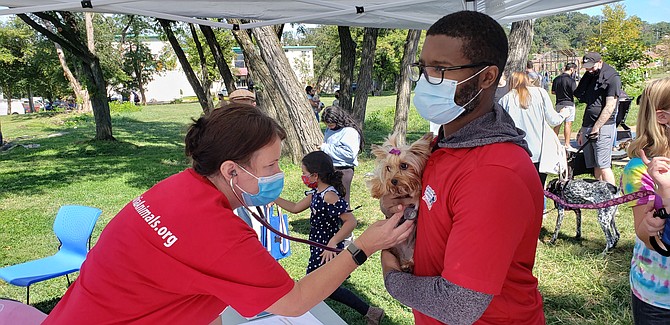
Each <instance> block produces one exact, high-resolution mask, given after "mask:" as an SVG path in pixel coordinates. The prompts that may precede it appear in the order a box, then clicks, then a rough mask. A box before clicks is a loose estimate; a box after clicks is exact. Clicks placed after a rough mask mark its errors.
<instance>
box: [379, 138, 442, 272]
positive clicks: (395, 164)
mask: <svg viewBox="0 0 670 325" xmlns="http://www.w3.org/2000/svg"><path fill="white" fill-rule="evenodd" d="M398 140H399V139H398V134H397V133H394V134H392V135H390V136H389V137H388V138H387V139H386V141H384V143H383V144H382V145H381V146H378V145H372V154H374V155H375V157H376V167H375V170H374V172H373V175H372V177H371V178H370V179H368V180H367V186H368V188H369V189H370V192H371V194H372V197H374V198H376V199H380V198H382V197H383V196H386V195H389V196H390V197H391V198H393V199H406V198H410V200H409V201H410V202H412V203H410V204H409V205H408V206H407V207H406V209H405V214H404V216H403V221H404V220H406V219H407V220H408V219H414V218H416V215H417V209H418V206H419V200H420V199H421V189H422V187H421V176H422V174H423V168H424V167H425V166H426V161H428V157H429V156H430V143H431V141H432V140H433V134H432V133H426V135H424V136H423V137H422V138H421V139H419V140H417V141H416V142H414V143H412V144H411V145H405V144H401V143H400V142H399V141H398ZM415 239H416V238H415V233H413V234H412V235H411V236H410V237H409V238H408V239H407V241H406V242H403V243H401V244H398V245H396V246H394V247H392V248H391V249H389V251H390V252H391V253H392V254H393V255H395V256H396V257H397V258H398V260H399V261H400V267H401V269H402V270H403V271H404V272H409V273H412V271H413V269H414V241H415Z"/></svg>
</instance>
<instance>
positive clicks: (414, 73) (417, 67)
mask: <svg viewBox="0 0 670 325" xmlns="http://www.w3.org/2000/svg"><path fill="white" fill-rule="evenodd" d="M492 65H494V64H493V63H488V62H480V63H471V64H465V65H457V66H453V67H441V66H437V65H436V66H431V65H424V64H421V63H419V62H415V63H412V64H410V65H409V79H410V80H412V81H414V82H416V81H419V79H420V78H421V75H423V76H424V78H426V81H428V83H429V84H431V85H439V84H441V83H442V81H444V72H445V71H453V70H461V69H467V68H476V67H483V66H492ZM428 69H432V71H434V72H440V76H441V77H440V81H439V82H438V83H435V82H432V81H430V78H428Z"/></svg>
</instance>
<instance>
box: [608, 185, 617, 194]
mask: <svg viewBox="0 0 670 325" xmlns="http://www.w3.org/2000/svg"><path fill="white" fill-rule="evenodd" d="M606 184H607V189H608V190H610V192H611V193H612V194H616V192H618V191H619V189H618V188H617V187H616V186H614V185H612V184H610V183H606Z"/></svg>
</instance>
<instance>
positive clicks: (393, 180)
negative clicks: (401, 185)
mask: <svg viewBox="0 0 670 325" xmlns="http://www.w3.org/2000/svg"><path fill="white" fill-rule="evenodd" d="M391 184H393V186H396V185H398V180H397V179H395V178H394V179H392V180H391Z"/></svg>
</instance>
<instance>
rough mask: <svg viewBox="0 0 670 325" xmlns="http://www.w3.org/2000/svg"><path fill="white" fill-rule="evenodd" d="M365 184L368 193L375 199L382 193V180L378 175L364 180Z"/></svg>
mask: <svg viewBox="0 0 670 325" xmlns="http://www.w3.org/2000/svg"><path fill="white" fill-rule="evenodd" d="M365 185H367V187H368V188H369V189H370V195H372V197H373V198H375V199H379V198H381V197H382V195H383V194H384V191H383V187H382V182H381V180H380V179H379V177H375V178H371V179H369V180H367V181H365Z"/></svg>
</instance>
